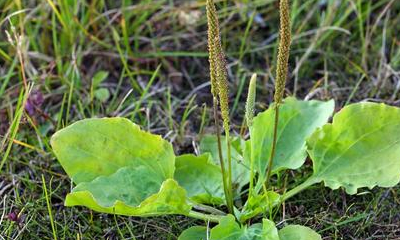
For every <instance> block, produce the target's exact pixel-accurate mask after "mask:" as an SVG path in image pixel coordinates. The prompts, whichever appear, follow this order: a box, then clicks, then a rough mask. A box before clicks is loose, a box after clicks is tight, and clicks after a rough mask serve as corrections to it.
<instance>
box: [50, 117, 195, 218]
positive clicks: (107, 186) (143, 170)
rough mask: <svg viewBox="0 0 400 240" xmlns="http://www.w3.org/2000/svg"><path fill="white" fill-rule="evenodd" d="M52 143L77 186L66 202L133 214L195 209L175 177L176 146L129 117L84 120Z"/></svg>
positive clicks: (60, 133) (111, 211)
mask: <svg viewBox="0 0 400 240" xmlns="http://www.w3.org/2000/svg"><path fill="white" fill-rule="evenodd" d="M51 144H52V147H53V150H54V153H55V154H56V156H57V158H58V160H59V161H60V163H61V165H62V166H63V168H64V169H65V171H66V172H67V174H68V175H69V176H70V177H71V178H72V179H73V181H74V182H75V183H76V184H77V186H76V187H75V188H74V189H73V190H72V193H70V194H68V196H67V198H66V202H65V204H66V205H67V206H76V205H82V206H86V207H89V208H91V209H93V210H96V211H100V212H106V213H115V214H124V215H133V216H152V215H158V214H168V213H171V214H173V213H179V214H187V213H188V212H189V210H190V206H189V205H188V204H187V203H186V191H185V190H184V189H183V188H181V187H180V186H179V185H178V184H177V182H176V181H175V180H173V179H172V177H173V173H174V168H175V167H174V163H175V155H174V153H173V150H172V146H171V144H169V143H168V142H167V141H165V140H163V139H162V138H161V137H160V136H156V135H152V134H150V133H146V132H144V131H141V130H140V128H139V127H138V126H137V125H135V124H133V123H132V122H130V121H129V120H127V119H124V118H104V119H87V120H82V121H79V122H76V123H74V124H72V125H71V126H69V127H66V128H64V129H63V130H61V131H59V132H57V133H56V134H54V136H53V137H52V139H51Z"/></svg>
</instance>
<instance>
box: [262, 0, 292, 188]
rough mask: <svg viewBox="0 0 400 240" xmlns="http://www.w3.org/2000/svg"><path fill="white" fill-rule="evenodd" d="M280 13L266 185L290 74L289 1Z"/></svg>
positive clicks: (283, 5)
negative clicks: (281, 107)
mask: <svg viewBox="0 0 400 240" xmlns="http://www.w3.org/2000/svg"><path fill="white" fill-rule="evenodd" d="M279 13H280V32H279V48H278V62H277V68H276V80H275V95H274V100H275V105H274V109H275V121H274V133H273V134H274V135H273V140H272V147H271V155H270V158H269V162H268V170H267V179H266V184H268V183H269V180H270V177H271V170H272V164H273V161H274V155H275V150H276V141H277V132H278V121H279V106H280V104H281V103H282V99H283V93H284V90H285V85H286V77H287V73H288V61H289V52H290V44H291V29H290V12H289V0H280V3H279Z"/></svg>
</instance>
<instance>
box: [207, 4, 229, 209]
mask: <svg viewBox="0 0 400 240" xmlns="http://www.w3.org/2000/svg"><path fill="white" fill-rule="evenodd" d="M206 8H207V20H208V48H209V54H210V56H209V59H210V60H209V61H210V76H211V93H212V94H213V97H214V115H215V116H216V117H215V119H216V121H215V122H216V126H217V129H218V124H219V123H218V119H217V114H216V111H217V104H218V100H219V105H220V107H221V116H222V120H223V124H224V130H225V140H226V145H227V162H228V166H227V169H224V167H223V166H224V161H223V159H222V151H221V147H220V145H221V141H220V139H219V138H218V144H219V152H220V163H221V169H222V175H223V180H224V191H225V196H226V202H227V207H228V210H229V212H230V213H233V211H234V207H233V193H232V158H231V144H230V137H229V130H230V127H229V100H228V76H227V75H228V74H227V70H226V61H225V55H224V52H223V50H222V45H221V38H220V32H219V23H218V16H217V10H216V9H215V5H214V1H213V0H207V3H206ZM217 98H218V99H217ZM217 131H218V130H217ZM219 134H220V133H219V132H217V136H219ZM225 170H227V172H226V171H225ZM226 173H227V174H226Z"/></svg>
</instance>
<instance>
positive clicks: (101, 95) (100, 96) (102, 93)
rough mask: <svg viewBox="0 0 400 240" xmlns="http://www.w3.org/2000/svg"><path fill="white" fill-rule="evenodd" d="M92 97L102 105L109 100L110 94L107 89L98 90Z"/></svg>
mask: <svg viewBox="0 0 400 240" xmlns="http://www.w3.org/2000/svg"><path fill="white" fill-rule="evenodd" d="M94 97H95V98H96V99H97V100H99V101H100V102H102V103H104V102H107V100H108V99H109V98H110V92H109V91H108V89H107V88H99V89H96V90H95V91H94Z"/></svg>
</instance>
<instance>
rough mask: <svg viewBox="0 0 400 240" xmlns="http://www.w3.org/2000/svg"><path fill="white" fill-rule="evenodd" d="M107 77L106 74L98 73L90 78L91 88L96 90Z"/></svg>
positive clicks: (104, 72)
mask: <svg viewBox="0 0 400 240" xmlns="http://www.w3.org/2000/svg"><path fill="white" fill-rule="evenodd" d="M107 77H108V72H106V71H99V72H97V73H96V74H95V75H94V76H93V78H92V86H93V88H94V89H96V88H97V87H98V86H99V85H100V83H102V82H103V81H104V80H106V78H107Z"/></svg>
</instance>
